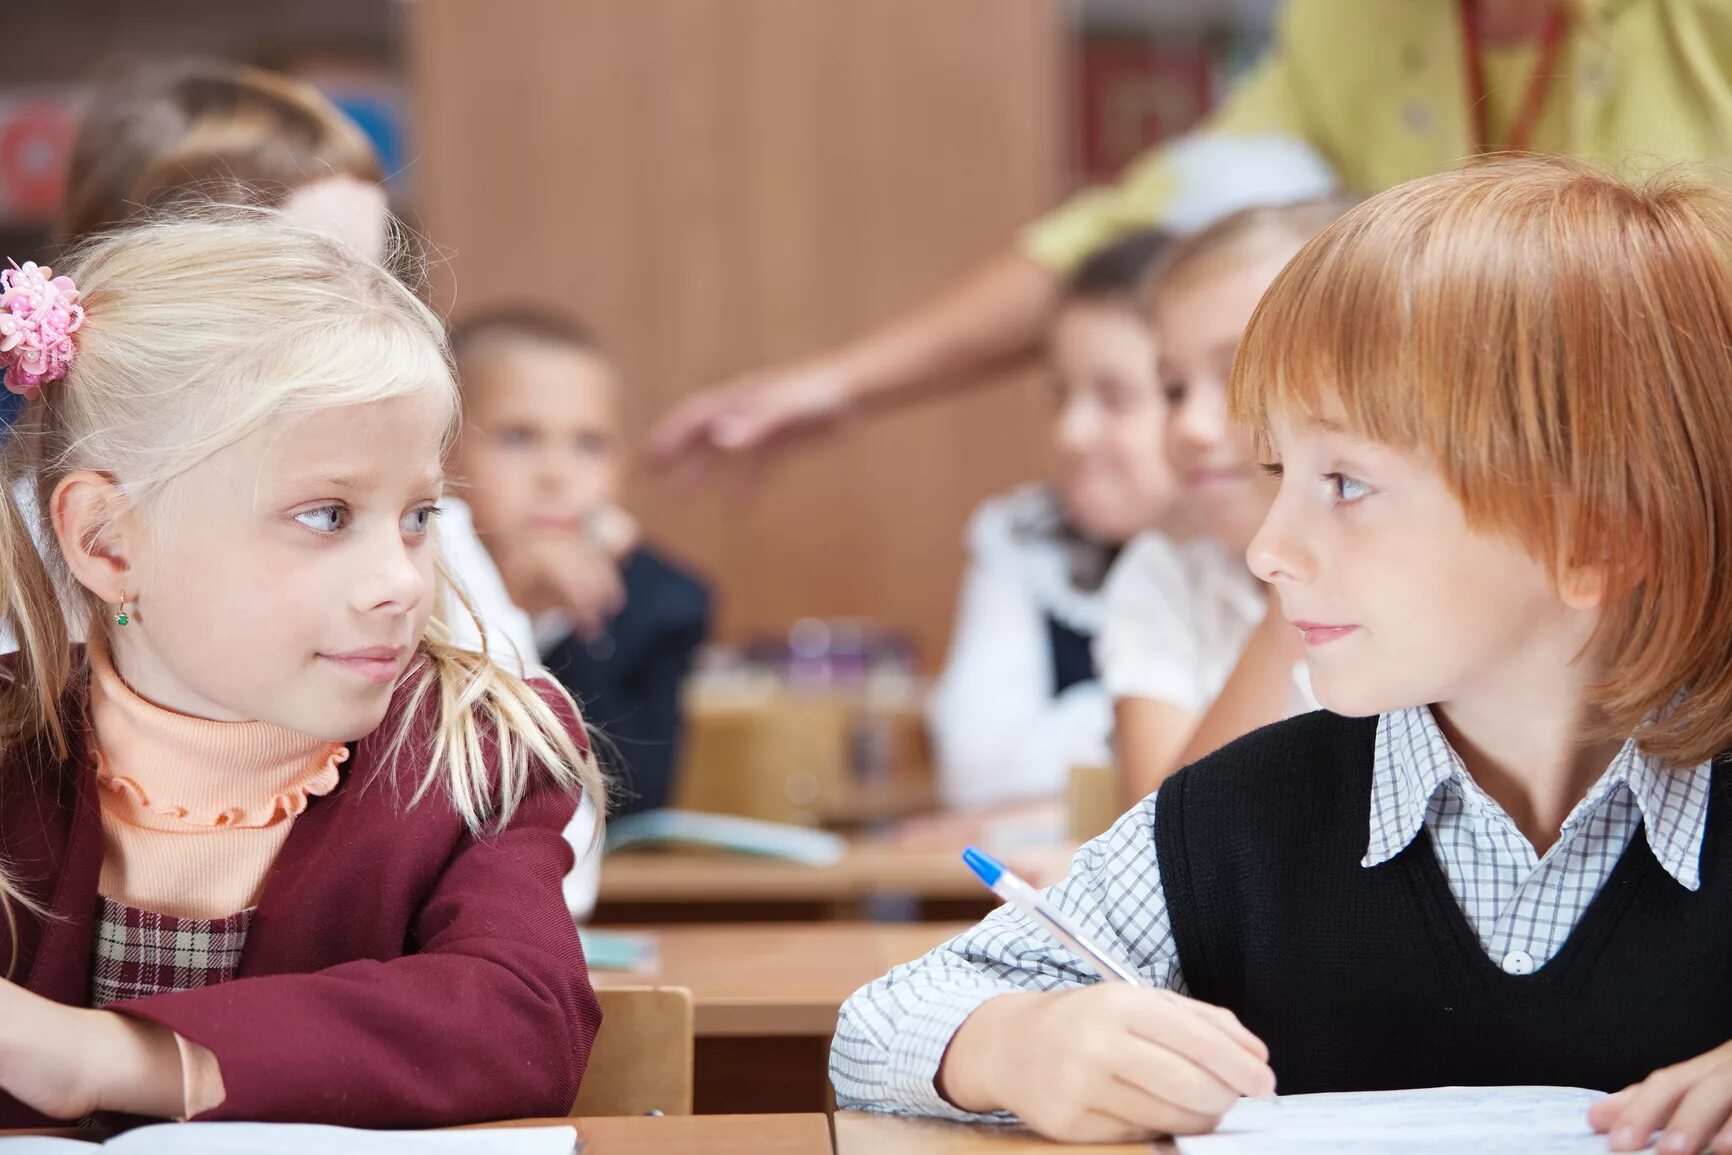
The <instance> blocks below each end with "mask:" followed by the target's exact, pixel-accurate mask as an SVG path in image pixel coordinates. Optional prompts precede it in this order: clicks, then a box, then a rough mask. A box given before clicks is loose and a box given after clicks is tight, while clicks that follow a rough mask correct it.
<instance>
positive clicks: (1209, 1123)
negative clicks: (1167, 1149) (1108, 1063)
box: [1092, 1079, 1221, 1138]
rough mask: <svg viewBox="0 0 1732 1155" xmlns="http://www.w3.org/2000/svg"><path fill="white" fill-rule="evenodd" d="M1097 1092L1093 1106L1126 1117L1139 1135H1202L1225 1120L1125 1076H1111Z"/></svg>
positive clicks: (1116, 1117)
mask: <svg viewBox="0 0 1732 1155" xmlns="http://www.w3.org/2000/svg"><path fill="white" fill-rule="evenodd" d="M1097 1096H1098V1097H1097V1098H1096V1100H1095V1102H1094V1103H1093V1104H1092V1106H1094V1108H1095V1109H1096V1110H1097V1111H1100V1112H1101V1113H1102V1114H1105V1115H1109V1116H1111V1117H1112V1118H1114V1119H1118V1120H1122V1121H1123V1122H1124V1123H1125V1124H1126V1125H1127V1126H1129V1127H1131V1128H1133V1129H1134V1130H1135V1131H1136V1132H1137V1135H1138V1137H1145V1138H1146V1137H1147V1136H1149V1135H1198V1134H1201V1133H1203V1132H1205V1131H1211V1130H1213V1129H1214V1127H1215V1124H1216V1123H1218V1122H1220V1120H1221V1117H1220V1116H1219V1115H1217V1114H1213V1113H1210V1112H1205V1111H1196V1110H1192V1109H1191V1108H1189V1107H1186V1106H1183V1105H1181V1104H1179V1103H1175V1102H1173V1101H1172V1100H1170V1099H1168V1098H1166V1097H1165V1096H1162V1095H1158V1094H1155V1093H1154V1092H1152V1091H1150V1090H1149V1089H1148V1088H1146V1087H1142V1086H1139V1085H1136V1084H1133V1083H1128V1082H1126V1081H1125V1080H1123V1079H1109V1080H1107V1081H1106V1082H1105V1083H1103V1084H1102V1085H1101V1086H1100V1087H1099V1088H1098V1091H1097Z"/></svg>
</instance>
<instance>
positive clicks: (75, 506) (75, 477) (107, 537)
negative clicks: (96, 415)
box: [48, 469, 138, 604]
mask: <svg viewBox="0 0 1732 1155" xmlns="http://www.w3.org/2000/svg"><path fill="white" fill-rule="evenodd" d="M48 511H49V516H50V517H51V518H52V519H53V522H54V536H55V538H56V539H57V540H58V541H59V542H60V552H61V554H62V555H64V556H65V558H66V564H67V566H68V567H69V568H70V569H71V570H72V576H73V577H75V578H77V579H78V582H79V584H80V585H82V586H83V587H84V588H85V589H87V590H89V591H90V592H91V593H93V594H95V595H96V596H97V597H98V598H100V599H101V600H103V601H105V602H110V603H114V604H119V603H120V601H121V595H122V591H123V590H124V591H125V593H126V594H127V595H128V596H136V595H137V593H138V591H137V589H136V588H128V587H127V577H128V574H129V573H130V572H131V570H132V563H133V559H132V556H131V550H130V549H129V546H130V542H129V541H128V540H127V537H128V534H127V529H128V519H127V518H126V517H125V514H126V501H125V498H124V497H122V495H121V492H120V489H119V487H118V486H116V485H115V484H114V479H113V478H112V477H109V476H108V475H107V474H104V473H98V472H96V471H95V470H91V469H80V470H78V471H77V472H75V473H69V474H67V475H66V476H65V477H63V478H61V479H60V483H59V484H58V485H56V486H55V487H54V493H53V494H52V495H51V496H50V498H49V502H48Z"/></svg>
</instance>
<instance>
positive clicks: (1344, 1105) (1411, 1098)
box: [1178, 1087, 1606, 1155]
mask: <svg viewBox="0 0 1732 1155" xmlns="http://www.w3.org/2000/svg"><path fill="white" fill-rule="evenodd" d="M1601 1097H1602V1096H1601V1095H1600V1093H1599V1092H1598V1091H1584V1090H1581V1089H1579V1088H1575V1087H1436V1088H1432V1089H1429V1090H1423V1091H1368V1092H1362V1093H1355V1094H1342V1095H1286V1096H1283V1097H1282V1098H1280V1099H1277V1100H1275V1101H1274V1102H1270V1101H1268V1100H1263V1099H1241V1100H1240V1101H1239V1103H1238V1105H1237V1106H1235V1107H1234V1108H1233V1109H1232V1110H1231V1111H1229V1112H1227V1117H1226V1118H1225V1119H1223V1120H1221V1125H1220V1127H1219V1128H1217V1129H1216V1130H1215V1132H1214V1133H1213V1134H1210V1135H1198V1136H1195V1137H1191V1138H1184V1139H1180V1140H1179V1141H1178V1147H1179V1151H1180V1152H1181V1153H1182V1155H1395V1153H1397V1152H1399V1153H1400V1155H1463V1153H1464V1152H1466V1153H1470V1155H1605V1153H1606V1137H1605V1136H1604V1135H1596V1134H1595V1133H1594V1131H1593V1129H1592V1128H1591V1127H1589V1126H1588V1108H1589V1107H1590V1106H1591V1105H1592V1104H1593V1103H1594V1101H1595V1100H1597V1099H1599V1098H1601Z"/></svg>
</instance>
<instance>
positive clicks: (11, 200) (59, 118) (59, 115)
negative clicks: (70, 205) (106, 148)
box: [0, 97, 75, 221]
mask: <svg viewBox="0 0 1732 1155" xmlns="http://www.w3.org/2000/svg"><path fill="white" fill-rule="evenodd" d="M74 127H75V118H74V116H73V110H72V102H71V101H70V100H69V99H66V98H62V97H33V98H26V99H21V100H14V101H0V218H6V219H11V220H31V221H41V220H47V219H48V218H49V217H51V216H53V215H54V210H55V208H56V207H57V206H58V205H59V203H60V189H61V186H62V184H63V183H64V182H65V179H66V162H67V157H68V154H69V152H70V151H71V148H72V133H73V129H74Z"/></svg>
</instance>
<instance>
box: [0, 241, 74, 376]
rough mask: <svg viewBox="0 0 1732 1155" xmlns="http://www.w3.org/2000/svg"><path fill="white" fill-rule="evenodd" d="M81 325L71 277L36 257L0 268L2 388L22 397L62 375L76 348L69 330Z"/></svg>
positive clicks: (0, 366) (0, 360) (0, 367)
mask: <svg viewBox="0 0 1732 1155" xmlns="http://www.w3.org/2000/svg"><path fill="white" fill-rule="evenodd" d="M82 324H84V307H83V306H82V305H80V304H79V303H78V286H77V285H74V284H73V283H72V278H71V277H56V276H55V275H54V270H53V269H49V268H40V267H38V266H37V264H36V262H35V261H25V262H24V264H23V265H22V266H20V265H19V264H18V263H17V262H13V263H12V267H11V268H10V269H6V270H4V271H0V369H4V370H5V374H6V376H5V383H6V388H7V389H8V390H10V391H11V392H13V393H17V394H20V395H21V396H24V397H27V398H28V397H34V396H36V394H37V392H38V390H40V389H41V388H42V386H44V385H47V384H51V383H53V382H55V381H59V380H60V379H61V378H63V377H65V376H66V370H67V367H68V366H70V365H71V364H72V358H73V355H74V354H75V353H76V352H77V351H78V350H77V348H76V347H75V346H74V345H73V344H72V334H73V333H75V332H77V331H78V327H79V326H80V325H82Z"/></svg>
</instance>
